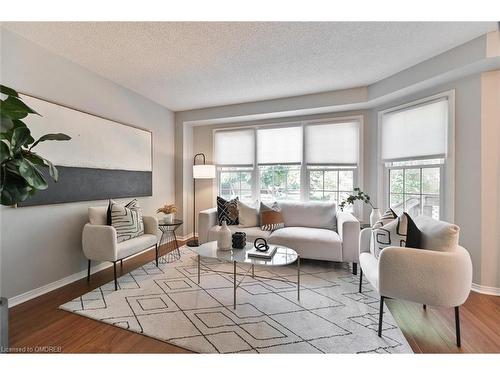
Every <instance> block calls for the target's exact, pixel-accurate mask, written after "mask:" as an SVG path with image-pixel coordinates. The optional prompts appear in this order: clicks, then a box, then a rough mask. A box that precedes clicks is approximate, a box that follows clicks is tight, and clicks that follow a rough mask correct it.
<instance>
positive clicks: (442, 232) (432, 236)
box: [415, 216, 460, 251]
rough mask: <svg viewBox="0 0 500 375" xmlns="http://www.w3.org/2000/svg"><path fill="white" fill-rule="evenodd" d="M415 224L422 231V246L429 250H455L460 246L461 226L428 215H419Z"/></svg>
mask: <svg viewBox="0 0 500 375" xmlns="http://www.w3.org/2000/svg"><path fill="white" fill-rule="evenodd" d="M415 224H416V225H417V227H418V229H420V231H421V232H422V237H421V243H420V245H421V246H420V247H421V248H422V249H427V250H436V251H453V250H455V249H456V248H457V246H458V238H459V234H460V227H459V226H458V225H455V224H450V223H447V222H445V221H439V220H435V219H433V218H431V217H428V216H418V217H417V218H416V219H415Z"/></svg>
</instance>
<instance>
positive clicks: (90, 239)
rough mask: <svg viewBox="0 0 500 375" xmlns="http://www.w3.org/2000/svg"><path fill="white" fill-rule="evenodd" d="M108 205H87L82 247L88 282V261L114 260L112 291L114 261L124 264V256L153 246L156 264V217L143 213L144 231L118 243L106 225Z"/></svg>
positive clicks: (114, 233)
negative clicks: (137, 235) (87, 211)
mask: <svg viewBox="0 0 500 375" xmlns="http://www.w3.org/2000/svg"><path fill="white" fill-rule="evenodd" d="M106 218H107V207H89V223H87V224H85V226H84V227H83V233H82V248H83V253H84V254H85V257H86V258H87V259H88V271H87V281H90V266H91V261H92V260H94V261H100V262H102V261H107V262H112V263H113V269H114V278H115V290H117V289H118V282H117V278H116V262H118V261H120V263H121V264H123V259H125V258H127V257H129V256H132V255H134V254H137V253H139V252H142V251H144V250H147V249H149V248H151V247H153V246H154V247H155V252H156V265H157V266H158V237H157V236H158V220H157V219H156V218H155V217H151V216H143V217H142V220H143V223H144V234H143V235H142V236H139V237H135V238H132V239H130V240H127V241H123V242H120V243H117V241H116V229H115V228H114V227H112V226H110V225H107V224H106Z"/></svg>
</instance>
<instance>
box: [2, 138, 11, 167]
mask: <svg viewBox="0 0 500 375" xmlns="http://www.w3.org/2000/svg"><path fill="white" fill-rule="evenodd" d="M9 157H10V150H9V146H8V145H7V143H5V142H4V141H0V161H1V162H2V163H3V162H4V161H5V160H7V159H8V158H9Z"/></svg>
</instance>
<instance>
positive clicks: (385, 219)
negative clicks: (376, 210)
mask: <svg viewBox="0 0 500 375" xmlns="http://www.w3.org/2000/svg"><path fill="white" fill-rule="evenodd" d="M397 217H398V215H396V213H395V212H394V211H393V210H392V208H390V207H389V208H388V209H387V210H386V211H385V212H384V214H383V215H382V217H381V218H380V219H378V220H377V221H376V222H375V224H373V227H372V229H376V228H380V227H383V226H384V225H386V224H389V223H390V222H391V221H393V220H394V219H395V218H397Z"/></svg>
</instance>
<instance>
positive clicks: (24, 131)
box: [10, 126, 32, 154]
mask: <svg viewBox="0 0 500 375" xmlns="http://www.w3.org/2000/svg"><path fill="white" fill-rule="evenodd" d="M30 138H32V137H31V132H30V130H29V129H28V127H27V126H18V127H17V128H14V130H13V132H12V138H11V139H10V147H11V151H12V153H13V154H15V153H17V152H18V151H19V150H20V149H21V147H22V146H24V145H25V144H27V143H28V142H29V140H30Z"/></svg>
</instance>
